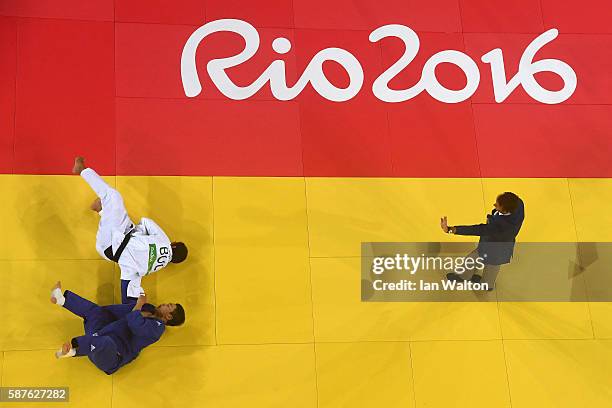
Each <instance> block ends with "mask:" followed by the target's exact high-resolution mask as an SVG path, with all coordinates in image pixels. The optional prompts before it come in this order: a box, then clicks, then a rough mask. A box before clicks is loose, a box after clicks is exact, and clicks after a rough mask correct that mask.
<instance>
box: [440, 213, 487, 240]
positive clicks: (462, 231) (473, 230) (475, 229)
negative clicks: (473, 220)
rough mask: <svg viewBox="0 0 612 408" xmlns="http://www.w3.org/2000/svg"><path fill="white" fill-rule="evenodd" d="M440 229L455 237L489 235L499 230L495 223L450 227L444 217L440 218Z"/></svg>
mask: <svg viewBox="0 0 612 408" xmlns="http://www.w3.org/2000/svg"><path fill="white" fill-rule="evenodd" d="M440 227H441V228H442V231H444V232H450V233H452V234H457V235H474V236H483V235H491V234H492V233H494V232H495V231H497V230H498V229H499V226H498V225H497V224H495V223H492V224H475V225H458V226H456V227H451V226H449V225H448V220H447V219H446V217H442V218H440Z"/></svg>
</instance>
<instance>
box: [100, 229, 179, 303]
mask: <svg viewBox="0 0 612 408" xmlns="http://www.w3.org/2000/svg"><path fill="white" fill-rule="evenodd" d="M124 237H125V234H124V233H123V232H122V231H119V230H117V231H113V233H112V247H113V253H115V252H116V251H117V249H118V248H119V246H120V245H121V242H123V239H124ZM171 259H172V247H171V245H170V239H169V238H168V236H167V235H166V233H165V232H164V231H163V230H162V229H161V228H160V226H159V225H157V224H156V223H155V221H153V220H151V219H149V218H144V217H143V218H142V219H141V220H140V224H138V225H136V226H135V227H134V230H133V232H132V238H131V239H130V241H129V242H128V244H127V246H126V247H125V249H124V250H123V253H122V254H121V257H120V258H119V262H118V263H119V268H120V269H121V279H123V280H129V281H130V283H129V284H128V290H127V295H128V296H129V297H135V298H137V297H138V296H140V295H141V294H144V290H143V289H142V286H141V285H140V282H141V279H142V277H143V276H146V275H148V274H150V273H153V272H157V271H159V270H160V269H162V268H164V267H165V266H166V265H168V264H169V263H170V260H171Z"/></svg>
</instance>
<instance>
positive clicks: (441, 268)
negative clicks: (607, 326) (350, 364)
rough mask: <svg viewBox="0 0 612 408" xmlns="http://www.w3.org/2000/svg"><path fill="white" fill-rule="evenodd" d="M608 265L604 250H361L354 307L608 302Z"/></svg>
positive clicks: (390, 246) (607, 247) (384, 246)
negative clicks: (358, 304)
mask: <svg viewBox="0 0 612 408" xmlns="http://www.w3.org/2000/svg"><path fill="white" fill-rule="evenodd" d="M499 254H511V256H510V257H500V256H499ZM610 265H612V242H517V243H514V242H487V243H484V244H483V243H480V244H478V243H475V242H456V241H455V242H364V243H362V246H361V300H362V301H364V302H490V301H492V302H495V301H502V302H612V268H611V267H610Z"/></svg>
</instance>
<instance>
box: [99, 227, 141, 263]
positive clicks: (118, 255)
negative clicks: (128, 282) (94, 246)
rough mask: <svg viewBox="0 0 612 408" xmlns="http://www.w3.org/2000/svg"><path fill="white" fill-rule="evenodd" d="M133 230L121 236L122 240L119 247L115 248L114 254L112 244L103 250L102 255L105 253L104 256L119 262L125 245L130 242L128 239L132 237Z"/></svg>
mask: <svg viewBox="0 0 612 408" xmlns="http://www.w3.org/2000/svg"><path fill="white" fill-rule="evenodd" d="M133 232H134V230H131V231H130V232H128V233H127V234H125V238H123V241H121V245H119V248H117V252H115V254H113V246H112V245H111V246H109V247H108V248H106V249H105V250H104V255H106V257H107V258H108V259H110V260H111V261H113V262H119V258H121V254H122V253H123V251H124V250H125V247H126V246H127V244H128V242H130V239H132V233H133Z"/></svg>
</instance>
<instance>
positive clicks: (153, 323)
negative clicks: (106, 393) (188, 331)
mask: <svg viewBox="0 0 612 408" xmlns="http://www.w3.org/2000/svg"><path fill="white" fill-rule="evenodd" d="M132 307H133V305H111V306H103V307H101V308H99V309H101V310H100V313H101V314H103V316H100V317H101V318H102V319H103V320H106V321H107V322H108V323H107V324H105V325H104V326H103V327H101V328H99V329H98V330H97V331H96V332H93V333H91V334H86V335H84V336H79V337H75V338H74V339H73V343H74V342H76V344H77V345H78V347H77V355H82V356H85V355H87V356H88V357H89V358H90V360H91V361H92V362H93V363H94V364H95V365H96V366H98V367H99V368H100V369H102V370H103V371H104V372H105V373H106V374H112V373H114V372H115V371H117V370H118V369H119V368H121V367H123V366H124V365H126V364H128V363H129V362H131V361H132V360H134V359H135V358H136V357H138V354H139V353H140V352H141V351H142V349H144V348H145V347H147V346H149V345H151V344H153V343H155V342H156V341H157V340H159V339H160V337H161V336H162V334H163V333H164V330H165V327H166V326H165V324H164V323H163V322H162V321H161V320H158V319H156V318H153V317H143V316H142V314H141V312H140V311H139V310H134V311H131V308H132ZM143 309H145V307H143Z"/></svg>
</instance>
